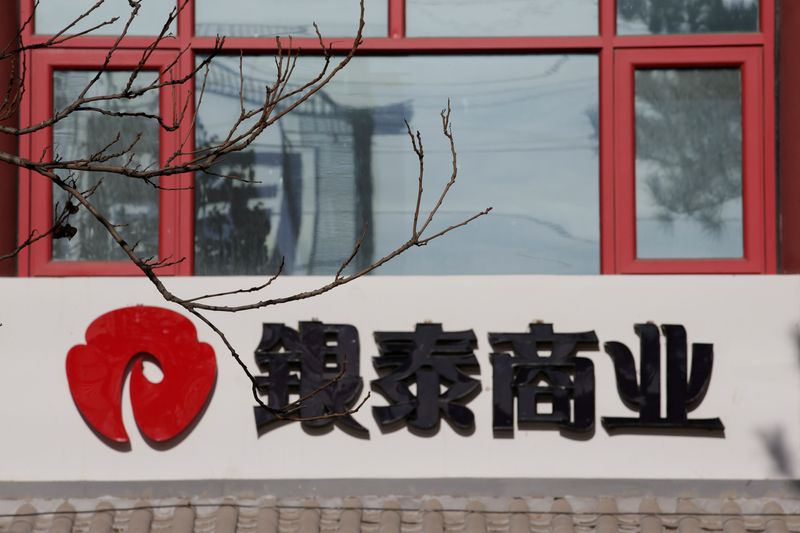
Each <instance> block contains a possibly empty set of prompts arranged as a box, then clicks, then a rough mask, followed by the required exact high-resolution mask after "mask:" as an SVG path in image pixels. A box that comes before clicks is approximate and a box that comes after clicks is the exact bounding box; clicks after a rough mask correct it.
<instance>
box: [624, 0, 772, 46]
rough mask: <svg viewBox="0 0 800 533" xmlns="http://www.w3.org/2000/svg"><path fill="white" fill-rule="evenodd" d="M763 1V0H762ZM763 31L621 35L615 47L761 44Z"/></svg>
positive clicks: (763, 40) (763, 38)
mask: <svg viewBox="0 0 800 533" xmlns="http://www.w3.org/2000/svg"><path fill="white" fill-rule="evenodd" d="M762 1H763V0H762ZM765 41H766V39H765V36H764V34H762V33H694V34H678V35H620V36H617V37H615V38H614V47H615V48H676V47H686V46H691V47H706V46H761V45H763V44H764V43H765Z"/></svg>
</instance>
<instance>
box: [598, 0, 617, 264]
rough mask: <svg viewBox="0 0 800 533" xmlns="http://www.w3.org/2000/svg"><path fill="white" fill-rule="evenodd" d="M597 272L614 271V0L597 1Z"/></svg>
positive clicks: (615, 12)
mask: <svg viewBox="0 0 800 533" xmlns="http://www.w3.org/2000/svg"><path fill="white" fill-rule="evenodd" d="M599 22H600V35H601V38H602V41H603V48H602V50H601V51H600V64H599V67H600V73H599V74H600V102H599V106H600V109H599V121H600V169H599V170H600V272H601V273H602V274H613V273H614V272H616V256H615V254H614V249H615V244H614V243H615V240H616V239H615V235H614V225H615V220H614V217H615V214H616V211H615V209H614V48H613V39H614V33H615V32H616V26H617V6H616V2H615V1H614V0H606V1H605V2H601V3H600V21H599Z"/></svg>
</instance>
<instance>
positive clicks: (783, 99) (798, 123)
mask: <svg viewBox="0 0 800 533" xmlns="http://www.w3.org/2000/svg"><path fill="white" fill-rule="evenodd" d="M779 50H780V73H781V74H780V140H781V142H780V154H779V157H780V190H781V197H780V210H781V211H780V213H781V219H780V220H781V224H780V226H781V271H783V272H787V273H800V55H798V54H797V50H800V2H797V1H796V0H783V1H782V2H781V29H780V49H779Z"/></svg>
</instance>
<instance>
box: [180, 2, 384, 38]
mask: <svg viewBox="0 0 800 533" xmlns="http://www.w3.org/2000/svg"><path fill="white" fill-rule="evenodd" d="M194 16H195V35H226V36H229V37H269V36H275V35H292V36H295V37H315V36H316V33H315V32H314V26H313V25H312V23H314V22H316V23H317V26H319V31H320V33H321V34H322V36H323V37H345V36H349V35H355V34H356V30H357V29H358V16H359V3H358V0H292V1H291V2H287V1H286V0H227V1H225V2H220V1H219V0H196V2H195V15H194ZM364 18H365V26H364V33H363V34H364V36H366V37H386V36H387V35H388V21H389V14H388V0H366V3H365V9H364Z"/></svg>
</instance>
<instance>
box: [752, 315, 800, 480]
mask: <svg viewBox="0 0 800 533" xmlns="http://www.w3.org/2000/svg"><path fill="white" fill-rule="evenodd" d="M796 328H797V329H796V330H795V332H794V343H795V349H796V352H795V356H796V362H797V364H798V370H800V324H798V325H797V326H796ZM798 422H800V421H798ZM760 437H761V440H762V441H763V443H764V447H765V448H766V451H767V454H768V455H769V457H770V458H771V459H772V464H773V466H774V468H775V470H776V472H778V473H779V474H782V475H784V476H786V477H788V478H790V479H791V482H790V483H791V486H792V487H793V488H794V489H795V490H797V491H798V492H800V479H798V472H797V466H796V465H795V462H794V459H793V454H792V449H791V446H790V444H789V440H788V437H787V436H786V430H785V429H784V428H782V427H780V426H775V427H773V428H770V429H764V430H763V431H761V433H760Z"/></svg>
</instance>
